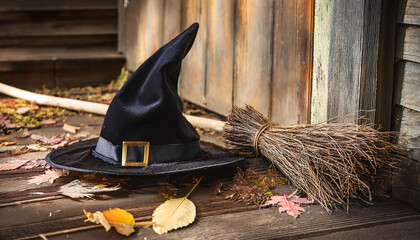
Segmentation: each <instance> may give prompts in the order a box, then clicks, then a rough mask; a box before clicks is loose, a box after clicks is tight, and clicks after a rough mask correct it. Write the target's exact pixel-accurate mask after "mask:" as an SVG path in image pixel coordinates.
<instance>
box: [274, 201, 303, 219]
mask: <svg viewBox="0 0 420 240" xmlns="http://www.w3.org/2000/svg"><path fill="white" fill-rule="evenodd" d="M280 204H281V206H280V207H279V212H280V213H282V212H284V211H286V212H287V214H289V215H290V216H293V217H294V218H297V217H298V216H299V215H300V214H301V212H300V211H302V212H304V211H305V209H303V208H302V207H300V205H299V204H298V203H293V202H290V201H284V202H281V203H280Z"/></svg>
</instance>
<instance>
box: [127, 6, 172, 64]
mask: <svg viewBox="0 0 420 240" xmlns="http://www.w3.org/2000/svg"><path fill="white" fill-rule="evenodd" d="M163 3H164V2H163V0H139V1H130V2H129V3H128V6H127V8H126V9H127V12H126V16H127V27H126V34H127V51H126V57H127V68H128V69H129V70H131V71H135V70H136V69H137V68H138V67H139V65H140V64H142V63H143V62H144V61H145V60H146V59H147V58H149V57H150V56H151V55H152V54H153V53H154V52H155V51H157V50H158V49H159V48H160V47H162V45H163V13H164V4H163Z"/></svg>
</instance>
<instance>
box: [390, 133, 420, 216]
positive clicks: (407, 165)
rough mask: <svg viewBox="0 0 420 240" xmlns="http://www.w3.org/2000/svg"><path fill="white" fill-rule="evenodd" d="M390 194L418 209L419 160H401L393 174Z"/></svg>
mask: <svg viewBox="0 0 420 240" xmlns="http://www.w3.org/2000/svg"><path fill="white" fill-rule="evenodd" d="M419 139H420V137H419V138H418V139H417V140H419ZM417 150H419V149H417ZM419 152H420V151H418V153H419ZM417 156H420V155H419V154H418V155H417ZM392 195H393V196H394V197H395V198H397V199H399V200H401V201H402V202H405V203H408V204H409V205H411V206H413V207H414V208H416V209H417V210H420V160H419V161H416V160H412V159H405V160H404V161H403V162H402V166H401V170H396V171H395V173H394V174H393V184H392Z"/></svg>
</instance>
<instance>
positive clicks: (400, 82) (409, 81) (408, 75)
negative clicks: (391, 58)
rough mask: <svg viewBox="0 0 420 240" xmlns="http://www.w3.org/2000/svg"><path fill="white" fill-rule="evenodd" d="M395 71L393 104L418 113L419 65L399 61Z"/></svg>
mask: <svg viewBox="0 0 420 240" xmlns="http://www.w3.org/2000/svg"><path fill="white" fill-rule="evenodd" d="M395 71H396V72H395V88H394V89H395V92H394V103H395V104H399V105H401V106H404V107H406V108H410V109H412V110H416V111H418V112H420V64H419V63H414V62H407V61H400V62H398V63H397V64H396V70H395Z"/></svg>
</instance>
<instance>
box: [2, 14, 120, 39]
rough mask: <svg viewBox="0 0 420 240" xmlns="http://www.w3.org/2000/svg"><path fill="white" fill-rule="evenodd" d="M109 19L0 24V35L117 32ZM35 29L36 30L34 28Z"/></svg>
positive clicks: (23, 35)
mask: <svg viewBox="0 0 420 240" xmlns="http://www.w3.org/2000/svg"><path fill="white" fill-rule="evenodd" d="M114 20H115V19H112V18H111V19H110V20H106V21H104V20H101V19H100V20H98V21H80V19H74V20H62V21H54V20H51V21H48V22H42V23H40V22H30V21H28V22H16V23H2V24H0V37H26V36H69V35H70V36H72V35H79V36H80V35H81V36H84V35H107V34H115V35H116V34H117V24H116V22H115V21H114ZM35 29H36V30H35Z"/></svg>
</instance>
